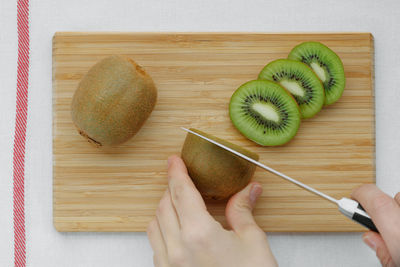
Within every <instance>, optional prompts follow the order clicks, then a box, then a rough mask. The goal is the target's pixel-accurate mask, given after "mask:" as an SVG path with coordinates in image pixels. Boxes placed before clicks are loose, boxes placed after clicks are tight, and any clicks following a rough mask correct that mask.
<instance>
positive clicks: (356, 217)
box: [182, 127, 379, 233]
mask: <svg viewBox="0 0 400 267" xmlns="http://www.w3.org/2000/svg"><path fill="white" fill-rule="evenodd" d="M182 130H184V131H186V132H189V133H191V134H194V135H197V136H198V137H200V138H203V139H204V140H207V141H208V142H210V143H213V144H214V145H216V146H219V147H221V148H223V149H225V150H227V151H229V152H231V153H233V154H235V155H236V156H239V157H241V158H243V159H245V160H247V161H249V162H251V163H253V164H255V165H256V166H258V167H260V168H262V169H264V170H266V171H269V172H271V173H273V174H275V175H277V176H279V177H281V178H283V179H285V180H288V181H289V182H292V183H294V184H295V185H297V186H299V187H301V188H303V189H306V190H308V191H310V192H311V193H314V194H316V195H318V196H320V197H323V198H325V199H327V200H329V201H331V202H333V203H335V204H336V205H337V206H338V208H339V211H340V212H341V213H342V214H343V215H345V216H346V217H348V218H350V219H352V220H353V221H355V222H357V223H359V224H361V225H362V226H364V227H366V228H368V229H370V230H372V231H374V232H377V233H379V231H378V229H377V228H376V226H375V224H374V223H373V222H372V220H371V217H370V216H369V215H368V214H367V213H366V212H365V210H364V208H363V207H362V206H361V205H360V203H358V202H357V201H355V200H353V199H350V198H346V197H343V198H341V199H339V200H338V199H335V198H333V197H331V196H328V195H326V194H324V193H322V192H320V191H318V190H316V189H314V188H312V187H310V186H308V185H306V184H303V183H301V182H299V181H297V180H295V179H293V178H291V177H289V176H287V175H285V174H283V173H280V172H278V171H276V170H274V169H272V168H270V167H268V166H266V165H264V164H262V163H260V162H258V161H256V160H254V159H252V158H249V157H247V156H246V155H243V154H242V153H239V152H237V151H236V150H233V149H231V148H229V147H227V146H224V145H223V144H220V143H218V142H216V141H214V140H212V139H210V138H207V137H205V136H203V135H201V134H198V133H196V132H193V131H191V130H189V129H186V128H183V127H182Z"/></svg>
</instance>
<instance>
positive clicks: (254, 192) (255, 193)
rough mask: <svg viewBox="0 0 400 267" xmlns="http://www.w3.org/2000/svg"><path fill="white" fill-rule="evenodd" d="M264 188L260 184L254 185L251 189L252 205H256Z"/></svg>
mask: <svg viewBox="0 0 400 267" xmlns="http://www.w3.org/2000/svg"><path fill="white" fill-rule="evenodd" d="M261 192H262V188H261V185H259V184H254V185H253V186H252V187H251V189H250V196H249V199H250V202H251V204H252V205H254V204H256V201H257V199H258V197H259V196H260V195H261Z"/></svg>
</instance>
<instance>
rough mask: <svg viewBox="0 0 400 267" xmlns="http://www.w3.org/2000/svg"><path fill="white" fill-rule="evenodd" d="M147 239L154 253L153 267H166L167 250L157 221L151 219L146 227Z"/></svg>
mask: <svg viewBox="0 0 400 267" xmlns="http://www.w3.org/2000/svg"><path fill="white" fill-rule="evenodd" d="M147 237H148V238H149V241H150V245H151V248H152V249H153V252H154V257H153V261H154V266H155V267H168V257H167V249H166V247H165V244H164V240H163V238H162V235H161V230H160V227H159V225H158V222H157V219H153V220H152V221H151V222H150V223H149V225H148V226H147Z"/></svg>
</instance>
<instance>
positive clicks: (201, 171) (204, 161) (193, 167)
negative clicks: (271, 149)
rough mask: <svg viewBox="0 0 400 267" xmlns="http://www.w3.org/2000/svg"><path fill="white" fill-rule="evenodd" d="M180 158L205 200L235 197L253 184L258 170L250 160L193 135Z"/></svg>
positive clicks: (251, 156)
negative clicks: (251, 182)
mask: <svg viewBox="0 0 400 267" xmlns="http://www.w3.org/2000/svg"><path fill="white" fill-rule="evenodd" d="M190 130H192V131H193V132H196V133H199V134H201V135H203V136H205V137H207V138H210V139H212V140H215V141H217V142H219V143H221V144H223V145H225V146H227V147H229V148H232V149H234V150H236V151H238V152H240V153H242V154H244V155H246V156H248V157H250V158H252V159H254V160H258V158H259V157H258V155H257V154H256V153H253V152H251V151H249V150H247V149H244V148H242V147H240V146H237V145H235V144H232V143H230V142H228V141H225V140H223V139H220V138H218V137H215V136H213V135H210V134H207V133H204V132H202V131H199V130H196V129H190ZM181 156H182V159H183V161H184V162H185V164H186V167H187V169H188V173H189V176H190V177H191V178H192V180H193V183H194V184H195V186H196V188H197V189H198V190H199V192H200V193H201V195H202V196H203V197H204V198H205V199H214V200H221V199H225V198H228V197H230V196H232V195H233V194H235V193H236V192H238V191H240V190H241V189H243V188H244V187H245V186H246V185H247V184H248V183H249V182H250V180H251V178H252V177H253V174H254V172H255V169H256V166H255V165H254V164H252V163H250V162H248V161H247V160H245V159H242V158H240V157H238V156H236V155H235V154H233V153H231V152H229V151H227V150H225V149H223V148H220V147H219V146H216V145H214V144H213V143H210V142H208V141H207V140H204V139H202V138H200V137H198V136H196V135H194V134H191V133H188V134H187V136H186V139H185V143H184V144H183V148H182V153H181Z"/></svg>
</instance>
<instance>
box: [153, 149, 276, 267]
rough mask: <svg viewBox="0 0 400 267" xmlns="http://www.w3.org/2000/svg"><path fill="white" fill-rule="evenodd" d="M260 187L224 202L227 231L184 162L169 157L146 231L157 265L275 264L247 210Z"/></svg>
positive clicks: (250, 187) (221, 266)
mask: <svg viewBox="0 0 400 267" xmlns="http://www.w3.org/2000/svg"><path fill="white" fill-rule="evenodd" d="M261 192H262V188H261V185H260V184H258V183H254V182H253V183H250V184H249V185H248V186H247V187H246V188H244V189H243V190H242V191H240V192H239V193H237V194H236V195H234V196H233V197H232V198H231V199H230V200H229V202H228V204H227V208H226V218H227V221H228V223H229V225H230V227H231V228H232V230H225V229H224V228H223V227H222V226H221V225H220V224H219V223H218V222H217V221H215V220H214V218H213V217H212V216H211V215H210V214H209V213H208V211H207V209H206V206H205V203H204V201H203V199H202V197H201V195H200V193H199V192H198V191H197V189H196V187H195V186H194V184H193V182H192V180H191V179H190V177H189V175H188V173H187V170H186V167H185V165H184V163H183V161H182V160H181V159H180V158H179V157H177V156H172V157H170V158H169V159H168V189H167V190H166V192H165V194H164V196H163V197H162V199H161V200H160V204H159V207H158V209H157V212H156V218H155V219H154V220H153V221H151V222H150V223H149V226H148V229H147V233H148V237H149V240H150V243H151V246H152V248H153V250H154V265H155V266H156V267H183V266H185V267H205V266H207V267H225V266H226V267H228V266H229V267H235V266H237V267H239V266H240V267H254V266H263V267H264V266H265V267H267V266H277V264H276V261H275V259H274V256H273V255H272V252H271V250H270V248H269V244H268V241H267V237H266V235H265V233H264V232H263V231H262V230H261V229H260V228H259V227H258V225H257V224H256V223H255V221H254V218H253V216H252V214H251V212H252V209H253V207H254V205H255V202H256V199H257V198H258V196H259V195H260V194H261Z"/></svg>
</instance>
